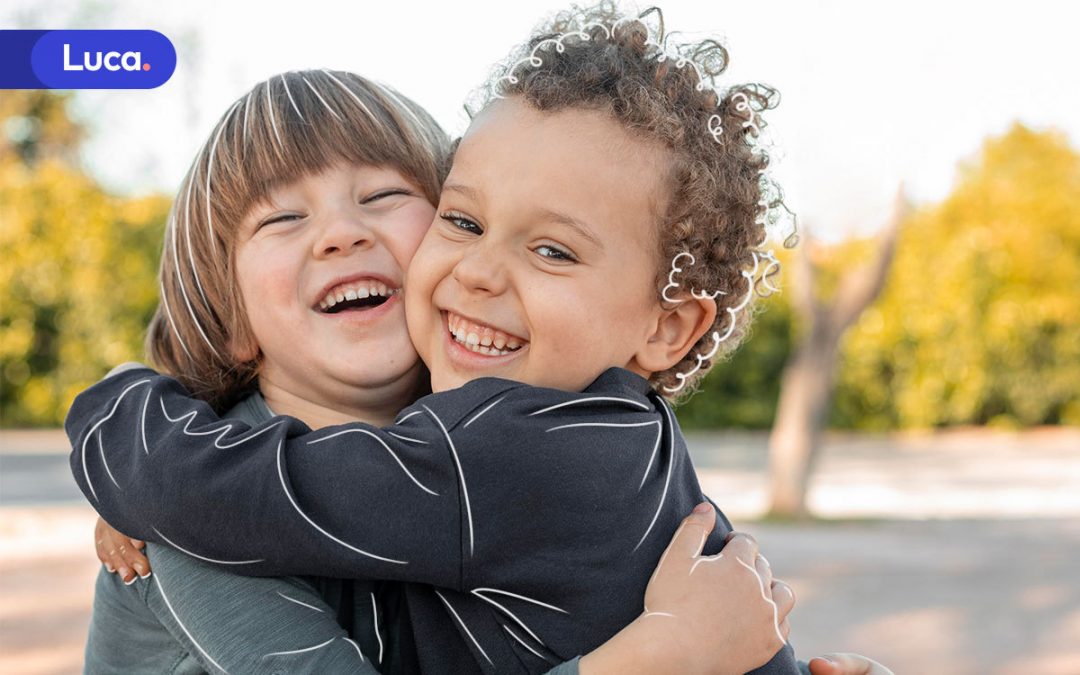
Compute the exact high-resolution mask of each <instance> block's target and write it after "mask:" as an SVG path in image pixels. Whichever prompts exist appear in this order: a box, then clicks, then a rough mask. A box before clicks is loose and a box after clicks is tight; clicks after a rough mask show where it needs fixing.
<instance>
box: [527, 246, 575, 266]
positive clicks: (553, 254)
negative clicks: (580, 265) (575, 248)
mask: <svg viewBox="0 0 1080 675" xmlns="http://www.w3.org/2000/svg"><path fill="white" fill-rule="evenodd" d="M533 251H535V252H536V253H537V254H538V255H539V256H540V257H541V258H547V259H548V260H564V261H566V262H577V258H575V257H574V255H573V254H572V253H570V252H568V251H564V250H563V249H561V248H559V247H557V246H550V245H548V244H543V245H542V246H537V247H536V248H534V249H533Z"/></svg>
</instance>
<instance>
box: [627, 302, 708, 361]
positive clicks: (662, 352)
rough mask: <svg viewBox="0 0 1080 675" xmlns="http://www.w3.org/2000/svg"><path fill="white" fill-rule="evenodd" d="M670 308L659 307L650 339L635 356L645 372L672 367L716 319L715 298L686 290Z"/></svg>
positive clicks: (635, 359)
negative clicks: (692, 293) (698, 296)
mask: <svg viewBox="0 0 1080 675" xmlns="http://www.w3.org/2000/svg"><path fill="white" fill-rule="evenodd" d="M679 300H680V302H679V304H678V305H676V306H675V307H673V308H672V309H663V308H661V309H660V311H659V313H658V314H657V317H656V324H655V326H654V327H653V331H652V334H651V335H649V339H648V340H647V341H646V342H645V344H644V345H643V346H642V347H641V349H639V350H638V352H637V353H636V354H635V355H634V361H635V362H636V364H637V365H638V366H640V367H641V369H642V370H644V371H646V372H648V373H659V372H663V371H665V370H667V369H668V368H671V367H672V366H674V365H675V364H677V363H678V362H679V361H681V360H682V359H683V357H684V356H686V354H687V352H689V351H690V350H691V349H692V348H693V346H694V345H695V344H696V343H697V341H698V340H700V339H701V336H702V335H704V334H705V333H706V332H707V331H708V330H709V329H710V328H711V327H712V325H713V322H714V321H715V320H716V301H715V300H713V299H712V298H696V297H694V296H693V295H691V294H689V293H687V294H684V295H682V296H681V297H680V298H679Z"/></svg>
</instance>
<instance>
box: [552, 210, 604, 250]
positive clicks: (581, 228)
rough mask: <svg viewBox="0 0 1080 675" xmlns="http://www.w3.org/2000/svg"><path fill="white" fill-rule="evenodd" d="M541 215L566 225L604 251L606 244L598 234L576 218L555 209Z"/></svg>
mask: <svg viewBox="0 0 1080 675" xmlns="http://www.w3.org/2000/svg"><path fill="white" fill-rule="evenodd" d="M540 215H542V216H543V217H544V218H547V219H548V220H550V221H552V222H555V223H559V224H561V225H566V226H567V227H569V228H570V229H572V230H574V231H575V232H577V233H578V234H580V235H581V236H582V237H584V238H585V239H587V240H588V241H590V242H592V243H593V245H594V246H596V247H597V248H599V249H601V250H603V248H604V244H603V242H601V241H600V237H597V236H596V234H594V233H593V231H592V228H590V227H589V226H588V225H586V224H585V223H584V222H582V221H581V220H578V219H577V218H574V217H573V216H571V215H568V214H566V213H563V212H561V211H555V210H553V209H544V210H543V211H541V212H540Z"/></svg>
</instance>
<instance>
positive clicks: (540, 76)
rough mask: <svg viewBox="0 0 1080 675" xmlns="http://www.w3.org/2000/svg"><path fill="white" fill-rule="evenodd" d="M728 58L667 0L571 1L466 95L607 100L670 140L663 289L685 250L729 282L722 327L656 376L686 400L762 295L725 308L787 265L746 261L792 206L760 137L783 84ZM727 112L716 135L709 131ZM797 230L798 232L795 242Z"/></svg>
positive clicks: (570, 104) (713, 285)
mask: <svg viewBox="0 0 1080 675" xmlns="http://www.w3.org/2000/svg"><path fill="white" fill-rule="evenodd" d="M728 60H729V55H728V51H727V49H726V48H725V47H724V46H723V45H722V44H721V43H720V42H718V41H716V40H713V39H705V40H699V41H694V42H680V41H679V40H678V39H677V37H676V34H668V33H666V32H665V31H664V21H663V14H662V13H661V11H660V10H659V9H657V8H650V9H648V10H646V11H644V12H642V13H641V14H639V15H637V16H625V15H622V14H620V12H619V11H618V10H617V9H616V7H615V6H614V4H612V3H610V2H602V3H601V4H599V5H596V6H592V7H587V8H581V7H573V8H571V9H570V10H568V11H565V12H562V13H560V14H558V15H556V16H555V17H554V19H552V20H551V21H550V22H549V23H547V24H545V25H544V26H542V27H541V28H540V29H538V30H537V31H536V32H535V33H534V34H533V36H532V38H531V39H530V40H529V41H528V42H527V43H525V44H523V45H522V46H521V47H519V49H518V51H516V52H515V53H514V54H513V55H512V56H511V57H510V58H509V59H507V60H506V61H504V62H503V63H502V64H501V65H500V66H498V67H497V68H496V69H495V71H494V73H493V74H492V76H491V77H490V79H489V81H488V82H487V84H486V85H484V86H483V87H482V88H481V89H479V90H477V92H475V93H474V95H473V99H472V101H471V102H470V104H469V105H467V106H466V109H467V111H468V112H469V113H470V115H475V114H477V113H478V112H479V111H480V110H482V109H483V108H484V107H485V106H486V105H488V104H490V103H491V102H492V101H494V100H495V99H499V98H509V97H520V98H522V99H524V100H525V101H527V102H528V103H529V104H530V105H532V106H533V107H535V108H536V109H538V110H541V111H559V110H563V109H568V108H583V109H590V110H601V111H605V112H607V113H608V114H610V115H611V117H612V118H613V119H614V120H615V121H617V122H619V123H620V124H621V125H622V126H623V127H624V128H626V129H627V130H628V131H629V132H630V133H631V134H633V135H635V136H636V137H639V138H641V139H643V140H646V141H651V142H658V143H660V144H662V146H663V147H665V148H666V149H667V150H668V152H669V155H670V157H671V161H670V170H669V174H668V184H669V186H670V198H669V200H668V205H667V212H666V213H665V214H663V217H662V219H661V222H660V223H659V233H660V236H659V246H658V251H657V274H656V289H657V295H658V296H659V295H660V292H661V289H662V288H663V287H664V285H665V283H666V282H667V275H668V272H669V269H670V264H671V261H672V259H673V258H674V257H675V256H676V255H678V254H679V253H681V252H688V253H690V254H692V255H693V256H694V258H695V260H696V264H694V265H689V266H684V269H683V271H682V273H681V274H680V279H679V281H680V282H681V284H682V285H683V287H684V289H687V288H691V289H695V290H698V291H708V292H710V293H712V292H715V291H723V294H719V295H716V297H715V300H716V303H717V316H716V321H715V322H714V324H713V325H712V327H711V328H710V329H709V330H708V331H706V332H705V334H704V335H703V336H702V337H701V339H700V340H698V341H697V343H696V344H694V346H693V348H692V349H690V351H689V352H687V354H686V355H685V356H684V357H683V359H682V360H681V361H680V362H679V363H677V364H675V365H674V366H673V367H671V368H669V369H667V370H665V371H663V372H658V373H654V374H653V375H652V378H651V380H650V383H651V384H652V385H653V387H654V388H655V389H656V390H657V391H660V392H662V393H665V394H670V393H671V392H670V390H671V389H673V388H675V387H678V388H679V389H680V393H679V394H678V396H677V398H679V399H682V398H684V397H686V396H688V395H689V394H691V393H692V392H693V390H694V388H695V385H696V384H698V383H699V382H700V380H701V378H702V377H704V375H705V374H706V373H707V372H708V371H709V369H710V368H711V367H712V365H713V364H714V363H716V362H717V361H719V360H722V359H724V358H726V357H728V356H730V354H731V353H732V352H733V351H734V349H735V348H736V347H737V346H738V344H739V343H740V341H741V340H742V339H743V338H744V337H745V336H746V334H747V330H748V327H749V325H750V323H751V319H752V316H753V313H754V306H755V303H754V302H753V301H751V302H748V303H746V305H745V306H744V307H742V308H741V309H740V310H739V311H738V312H735V313H734V314H732V313H731V312H728V311H727V310H728V309H729V308H734V307H737V306H739V305H740V304H741V303H743V300H744V299H745V298H746V296H747V294H748V292H750V294H751V295H752V296H753V297H758V296H762V295H767V292H766V291H767V290H771V288H772V287H773V284H772V283H771V280H770V278H771V277H772V276H773V275H775V274H776V273H778V271H779V265H778V264H768V262H766V261H763V262H762V264H760V265H759V266H758V267H757V271H758V273H759V276H756V277H755V278H753V279H751V280H750V281H749V282H748V280H747V279H746V278H745V277H744V276H743V271H744V270H747V271H749V270H751V269H753V268H755V265H754V254H755V253H757V254H758V255H759V256H760V255H762V254H764V253H765V252H766V249H765V248H764V245H765V242H766V240H767V228H766V226H767V225H773V224H775V223H776V221H777V220H779V219H780V218H781V217H783V214H784V212H787V213H788V214H790V212H789V211H787V208H786V206H785V205H784V202H783V193H782V191H781V190H780V187H779V185H777V184H776V183H775V182H774V181H773V180H772V179H771V178H770V177H768V176H767V174H766V169H767V168H768V166H769V154H768V151H767V150H766V148H765V147H764V144H763V139H761V134H762V132H763V131H764V129H765V127H766V122H765V120H764V118H763V116H762V113H763V112H764V111H766V110H769V109H772V108H775V107H776V106H777V105H778V103H779V94H778V93H777V91H776V90H775V89H772V88H771V87H768V86H766V85H763V84H753V83H751V84H733V85H729V86H726V87H722V88H721V87H718V86H717V81H716V80H717V78H718V77H719V76H720V75H722V74H723V73H724V71H725V70H726V68H727V65H728ZM717 116H718V120H717ZM717 122H718V123H719V131H718V132H717V133H716V135H714V134H713V133H710V130H712V129H714V128H715V125H716V124H717ZM792 225H793V223H792ZM795 241H797V238H796V237H795V235H794V234H791V235H789V236H788V240H787V241H786V242H785V246H790V245H794V243H795ZM765 275H767V276H765ZM748 283H749V284H750V286H751V288H748ZM732 321H734V323H735V325H734V326H732V325H730V322H732ZM714 333H719V334H720V335H727V336H728V337H727V338H726V339H725V340H724V341H723V342H722V343H721V345H720V348H719V349H718V350H716V352H715V354H713V355H712V357H711V358H708V359H705V360H703V361H701V365H700V368H698V369H697V370H696V371H694V373H693V374H692V375H691V376H689V377H687V378H686V382H685V385H686V386H685V387H679V385H680V384H682V383H681V381H680V378H678V377H677V374H678V373H685V372H689V371H691V370H693V369H694V367H695V366H696V365H697V364H698V362H699V359H698V357H699V356H703V355H706V354H709V352H711V351H712V350H713V348H714V344H715V343H714V339H713V334H714ZM671 398H676V397H675V396H671Z"/></svg>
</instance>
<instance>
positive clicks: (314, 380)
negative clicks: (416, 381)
mask: <svg viewBox="0 0 1080 675" xmlns="http://www.w3.org/2000/svg"><path fill="white" fill-rule="evenodd" d="M434 212H435V211H434V209H433V208H432V206H431V204H430V203H429V202H428V201H427V199H426V198H425V197H424V196H423V194H422V193H421V191H420V190H419V189H417V188H416V187H415V186H413V185H412V184H411V183H410V182H409V181H408V180H406V179H405V178H404V177H403V176H402V175H401V174H400V173H399V172H398V171H396V170H394V169H391V168H381V167H372V166H356V165H344V164H343V165H336V166H334V167H332V168H330V169H327V170H326V171H324V172H322V173H320V174H317V175H310V176H307V177H305V178H302V179H300V180H297V181H295V182H293V183H289V184H287V185H284V186H282V187H280V188H278V189H276V190H274V191H273V192H272V193H271V194H270V198H269V199H268V200H267V203H262V204H257V205H256V206H254V207H253V208H252V209H251V211H250V212H249V213H248V215H247V216H246V217H245V218H244V220H243V223H242V224H241V229H240V231H239V233H238V241H237V246H236V275H237V280H238V282H239V285H240V290H241V294H242V296H243V299H244V305H245V308H246V310H247V317H248V320H249V322H250V324H251V328H252V330H253V332H254V334H255V338H256V341H257V342H258V345H257V347H256V346H255V345H237V346H236V347H235V349H236V350H238V351H240V352H244V351H245V350H246V351H247V352H248V353H246V354H244V356H247V357H251V356H254V350H256V349H260V350H261V351H262V354H263V363H262V368H261V370H260V373H259V376H260V378H262V379H270V380H271V381H273V382H274V383H275V384H276V385H278V386H281V387H284V388H286V389H287V390H289V391H293V392H297V393H300V394H309V395H312V396H317V395H320V394H321V395H323V396H325V395H326V394H327V393H328V392H327V391H325V389H326V388H327V387H329V388H333V389H334V391H333V392H332V394H336V395H341V394H342V393H343V392H345V391H347V390H348V389H349V388H352V387H370V388H376V387H379V386H380V385H387V384H390V383H392V382H393V381H395V380H397V379H399V378H401V377H415V372H416V367H417V355H416V351H415V350H414V349H413V346H412V343H411V342H410V341H409V336H408V333H407V331H406V329H405V311H404V308H403V303H402V298H401V295H400V294H399V291H400V289H401V286H402V283H403V281H404V276H405V269H406V268H407V267H408V265H409V261H410V260H411V258H412V256H413V253H414V252H415V251H416V247H417V245H418V244H419V243H420V240H421V238H422V237H423V235H424V232H425V231H426V230H427V228H428V227H429V225H430V224H431V221H432V218H433V217H434ZM338 297H343V298H345V302H338V300H337V299H338ZM331 298H333V302H334V303H336V304H333V305H332V306H331ZM348 298H356V299H355V300H353V301H351V302H350V301H348ZM362 298H366V299H362ZM320 389H322V391H320Z"/></svg>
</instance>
